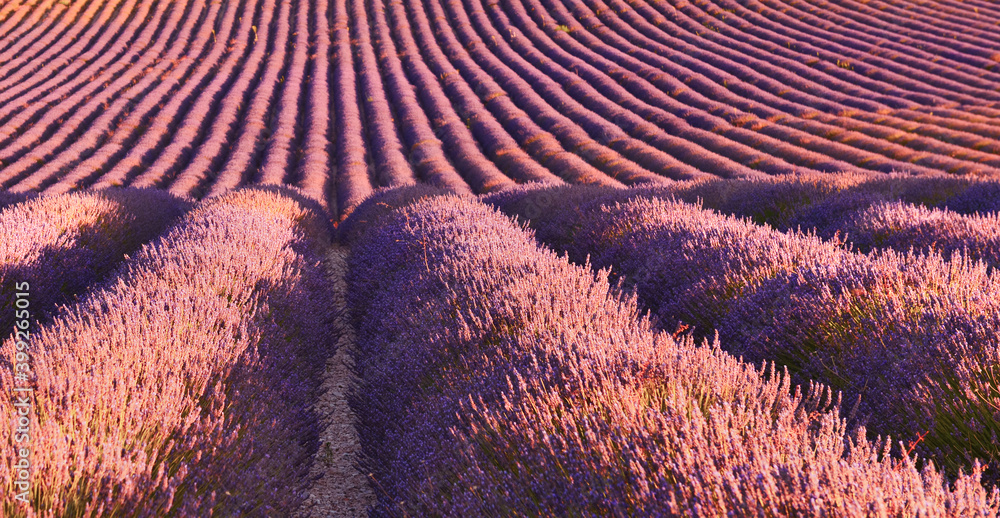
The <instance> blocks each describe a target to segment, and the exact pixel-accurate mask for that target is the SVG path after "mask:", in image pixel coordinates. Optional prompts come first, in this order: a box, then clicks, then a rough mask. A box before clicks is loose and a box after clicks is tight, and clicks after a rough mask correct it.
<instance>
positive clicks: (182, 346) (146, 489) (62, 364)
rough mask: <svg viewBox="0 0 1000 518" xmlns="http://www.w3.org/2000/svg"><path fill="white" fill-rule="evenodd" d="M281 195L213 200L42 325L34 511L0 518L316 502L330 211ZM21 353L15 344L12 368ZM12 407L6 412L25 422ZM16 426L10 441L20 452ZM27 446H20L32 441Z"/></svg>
mask: <svg viewBox="0 0 1000 518" xmlns="http://www.w3.org/2000/svg"><path fill="white" fill-rule="evenodd" d="M304 200H305V198H304V197H302V196H300V195H299V194H297V193H294V192H290V191H287V190H279V189H274V188H271V189H254V190H242V191H239V192H236V193H232V194H229V195H227V196H224V197H220V198H218V199H215V200H212V201H209V202H205V203H203V204H202V205H200V206H199V207H198V208H197V209H196V210H194V211H192V212H191V213H190V214H188V215H187V216H186V217H185V218H184V219H183V220H182V222H181V223H180V224H179V225H178V226H177V227H176V228H175V229H174V230H172V231H171V232H169V233H168V234H167V235H165V236H164V237H163V238H162V239H160V240H159V241H158V242H156V243H155V244H152V245H149V246H147V247H145V248H144V249H143V250H142V251H141V252H140V253H139V254H138V255H137V256H136V257H134V258H133V259H131V260H130V261H129V262H128V264H127V265H126V266H125V267H124V268H123V269H121V270H120V271H119V272H118V274H117V276H116V279H115V280H114V281H113V282H111V283H108V284H107V285H106V286H105V287H104V288H102V289H101V290H99V291H95V292H92V293H91V294H89V295H88V297H87V298H86V299H84V300H83V301H81V302H80V303H78V304H75V305H73V306H72V307H70V308H68V309H67V310H66V312H65V313H64V314H62V315H61V316H60V317H59V318H57V319H56V320H55V321H54V322H52V323H51V324H48V325H45V326H43V327H42V328H41V329H40V330H36V331H35V332H33V333H32V339H31V342H30V347H31V361H30V373H29V375H28V376H27V378H28V384H29V385H30V386H31V387H32V388H33V390H34V393H33V398H32V401H31V403H30V404H31V412H30V413H29V416H28V417H29V419H30V427H31V430H32V432H31V451H32V453H31V462H32V464H33V468H32V470H31V471H30V477H31V479H30V484H31V488H32V492H31V493H30V495H29V499H30V504H29V506H28V507H23V506H22V504H20V503H18V502H16V501H15V499H14V495H15V494H17V491H15V486H14V485H13V484H12V482H13V480H12V477H13V476H14V474H15V473H16V471H15V470H14V464H15V461H16V460H17V459H16V458H15V457H14V456H13V455H4V456H3V457H2V458H0V463H2V464H3V467H4V471H5V473H4V474H3V475H2V476H0V477H2V479H0V483H2V485H3V487H4V489H5V491H6V493H5V496H4V497H3V501H2V504H0V505H2V507H3V509H4V512H3V514H4V515H5V516H24V515H26V514H32V515H33V514H46V513H52V514H55V515H67V514H73V515H74V516H106V515H108V514H119V513H121V514H127V515H129V516H165V515H168V514H177V515H181V516H207V515H209V514H213V513H221V514H225V515H235V514H241V515H242V514H248V515H267V516H275V515H280V516H287V515H289V514H290V513H291V512H293V511H294V510H295V509H296V507H297V506H298V505H299V504H300V503H301V501H302V500H303V498H304V490H305V486H306V485H307V484H308V482H309V481H308V480H307V477H308V473H309V465H310V463H311V461H312V456H313V454H314V453H315V450H316V445H317V437H318V429H317V423H316V419H315V416H313V414H312V410H311V406H312V405H313V404H314V402H315V399H316V396H317V391H318V385H319V384H318V381H319V378H320V374H321V368H322V365H323V364H324V360H325V357H326V356H327V354H328V352H329V351H328V348H329V346H330V344H331V343H332V341H331V338H330V336H329V335H330V332H331V328H330V325H331V323H332V318H331V317H332V315H331V311H332V309H331V308H330V306H329V305H328V304H327V300H328V297H329V294H330V290H329V286H328V285H327V280H326V278H325V277H324V271H323V268H322V266H321V258H322V253H323V251H324V249H325V247H326V246H327V245H328V239H329V233H328V226H327V224H326V222H325V218H324V217H323V216H321V213H320V212H319V211H320V210H321V209H320V208H319V207H318V206H315V207H314V204H313V203H311V202H305V201H304ZM14 350H15V349H14V343H13V342H8V343H5V344H4V348H3V363H5V364H7V366H8V368H5V369H4V374H2V375H0V384H2V385H3V388H4V390H5V391H7V392H10V390H11V389H12V388H14V386H15V385H19V386H23V383H22V382H21V380H19V379H16V378H14V377H13V375H12V370H11V368H10V367H11V366H12V364H13V363H15V362H18V363H22V362H23V359H21V358H16V357H15V355H14ZM13 403H14V401H13V400H11V399H9V398H5V399H4V400H3V401H2V402H0V405H2V406H3V408H4V411H5V412H7V413H9V414H11V415H14V414H15V413H16V410H15V408H14V407H13V406H12V405H13ZM14 441H15V437H14V436H13V429H12V428H11V427H3V428H2V429H0V443H2V444H4V445H5V447H6V449H7V451H8V452H14V451H16V450H15V442H14ZM22 447H23V444H22Z"/></svg>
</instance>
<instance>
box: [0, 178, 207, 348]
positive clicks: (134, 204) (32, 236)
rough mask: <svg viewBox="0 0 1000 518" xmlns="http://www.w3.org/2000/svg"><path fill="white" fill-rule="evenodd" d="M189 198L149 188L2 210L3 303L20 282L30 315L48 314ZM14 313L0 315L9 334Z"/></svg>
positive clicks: (38, 200) (48, 199)
mask: <svg viewBox="0 0 1000 518" xmlns="http://www.w3.org/2000/svg"><path fill="white" fill-rule="evenodd" d="M187 208H188V204H187V203H186V202H184V201H182V200H179V199H177V198H175V197H173V196H171V195H169V194H167V193H165V192H162V191H157V190H150V189H111V190H105V191H100V192H79V193H71V194H64V195H55V196H39V197H35V198H33V199H31V200H30V201H27V202H23V203H21V204H19V205H15V206H13V207H11V208H9V209H8V210H5V211H4V212H3V213H0V229H2V230H0V233H2V235H3V236H4V239H3V240H2V241H0V305H3V307H13V304H12V303H13V296H14V291H15V290H14V287H15V284H16V283H20V282H28V283H29V285H30V287H31V298H32V300H31V305H32V308H34V311H33V313H34V315H33V318H44V317H47V316H48V315H49V314H50V313H51V312H52V311H53V310H54V309H55V307H56V305H57V304H59V303H66V302H69V301H71V300H72V298H73V296H75V295H77V294H79V293H81V292H83V290H84V289H86V288H87V287H89V286H91V285H92V284H94V283H95V282H97V281H98V280H100V279H101V278H102V277H103V276H105V275H106V274H107V273H108V272H110V271H111V269H113V268H114V267H115V266H117V265H118V264H119V263H120V262H121V261H122V260H123V259H124V258H125V256H126V254H129V253H132V252H133V251H135V250H136V249H138V248H139V247H140V246H141V245H142V244H143V243H145V242H147V241H149V240H151V239H153V238H154V237H156V236H157V235H159V234H160V233H161V232H163V230H164V229H165V228H166V227H167V226H168V225H169V224H170V223H172V222H173V221H174V220H175V219H176V218H177V217H179V216H180V215H181V214H183V213H184V211H185V210H186V209H187ZM13 321H14V315H13V313H12V312H4V313H3V314H2V315H0V329H2V330H3V331H2V335H0V336H2V337H3V338H6V337H7V336H8V334H9V332H10V329H11V326H12V325H13Z"/></svg>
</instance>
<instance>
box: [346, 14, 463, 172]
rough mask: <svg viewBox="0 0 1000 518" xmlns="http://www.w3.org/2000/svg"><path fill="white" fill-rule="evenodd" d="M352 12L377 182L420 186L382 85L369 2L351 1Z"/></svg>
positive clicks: (352, 30) (359, 78)
mask: <svg viewBox="0 0 1000 518" xmlns="http://www.w3.org/2000/svg"><path fill="white" fill-rule="evenodd" d="M350 13H351V22H352V24H351V45H352V47H353V48H354V54H355V56H356V57H355V59H356V60H357V61H359V62H360V63H356V65H357V68H358V76H359V77H358V83H359V85H358V87H359V92H360V95H361V100H362V107H363V111H364V114H365V129H366V130H367V134H366V137H367V139H368V147H369V150H370V153H371V155H372V156H371V162H372V167H373V168H374V169H373V171H372V173H373V183H374V185H376V186H379V187H400V186H403V185H412V184H414V183H416V177H415V176H414V174H413V173H414V171H413V169H412V168H411V167H410V164H409V162H408V161H407V155H406V152H405V150H404V149H403V144H402V143H401V142H400V139H399V131H398V130H397V129H396V124H395V120H394V118H393V113H392V109H391V108H390V105H389V103H388V100H387V99H386V94H385V89H384V88H383V86H382V75H381V73H380V71H379V67H378V62H377V60H376V58H375V50H374V48H373V46H372V35H371V27H370V26H369V25H368V12H367V5H366V2H363V1H359V0H351V2H350ZM427 180H430V179H429V178H428V179H427ZM463 183H464V182H463Z"/></svg>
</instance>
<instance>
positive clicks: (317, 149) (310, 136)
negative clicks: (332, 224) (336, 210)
mask: <svg viewBox="0 0 1000 518" xmlns="http://www.w3.org/2000/svg"><path fill="white" fill-rule="evenodd" d="M309 5H310V6H311V7H312V10H313V12H312V16H311V19H312V20H313V22H312V26H313V28H314V31H315V33H314V41H313V43H312V44H311V45H312V47H311V49H310V50H311V51H312V55H311V56H310V59H309V67H310V70H309V72H310V75H309V93H308V96H309V97H308V104H307V106H308V109H307V110H306V114H305V125H306V136H305V139H304V150H303V157H302V161H301V162H300V171H299V172H298V182H297V184H296V185H297V186H298V187H299V188H301V189H302V191H303V192H305V193H306V194H307V195H308V196H309V197H310V198H312V199H314V200H318V201H319V202H320V204H321V205H323V206H324V207H325V208H326V207H329V205H328V201H327V199H328V196H327V192H328V191H329V190H330V152H329V149H330V141H329V138H330V123H331V116H330V115H331V114H330V86H329V85H330V83H329V73H330V59H329V57H330V20H329V18H327V7H328V2H327V0H316V1H315V2H309Z"/></svg>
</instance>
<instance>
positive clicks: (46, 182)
mask: <svg viewBox="0 0 1000 518" xmlns="http://www.w3.org/2000/svg"><path fill="white" fill-rule="evenodd" d="M197 14H200V13H195V12H189V11H188V10H185V9H181V8H179V6H175V8H174V9H171V10H170V11H169V12H168V13H157V14H156V15H154V16H152V17H151V20H150V21H149V23H147V25H146V27H145V28H144V30H143V31H142V32H141V33H140V34H139V35H138V37H137V39H136V40H135V41H133V42H132V43H131V46H130V47H131V48H130V51H129V54H127V55H125V56H123V58H122V60H124V61H126V62H132V65H131V66H132V67H133V68H134V69H135V70H136V71H137V72H139V73H138V74H136V75H135V76H133V75H132V74H123V75H122V76H121V77H119V78H117V79H115V80H114V81H112V82H111V84H110V85H108V90H111V91H114V90H116V89H119V88H121V89H124V91H123V92H122V93H121V94H120V95H118V96H117V97H114V98H112V97H105V98H103V99H102V98H101V96H98V97H96V98H95V99H94V100H91V101H90V103H88V104H86V105H84V106H82V107H80V108H79V110H80V113H87V112H91V111H100V112H102V113H100V114H99V115H98V116H97V117H95V118H94V119H93V120H91V121H90V122H89V124H87V126H86V130H85V131H83V132H81V133H80V134H74V133H68V132H64V131H58V132H56V133H55V134H54V135H52V137H51V138H50V140H49V141H48V142H46V145H48V146H51V150H52V153H51V155H50V156H49V158H48V159H47V160H45V163H43V164H40V165H39V167H37V168H36V169H35V170H34V172H32V173H31V174H30V175H29V176H27V177H26V178H24V179H22V180H21V181H20V182H18V183H17V185H16V188H17V189H20V190H34V191H42V190H43V189H45V190H47V189H46V187H48V186H50V185H52V184H53V183H56V182H64V184H63V185H64V186H63V187H60V188H59V189H56V190H54V191H49V192H51V193H56V192H59V191H62V192H65V191H66V190H68V189H66V187H65V185H66V184H65V182H67V181H68V182H69V183H70V184H71V185H73V184H75V182H74V180H75V179H76V178H78V177H79V176H80V175H87V176H89V175H90V174H92V173H93V172H94V168H95V167H97V168H98V169H99V166H98V165H97V164H98V163H100V162H102V161H103V159H104V158H105V157H106V155H105V153H106V152H107V151H108V149H107V144H108V143H109V141H110V140H111V138H109V137H108V136H107V134H108V133H110V134H111V135H117V134H120V133H127V130H128V129H129V128H127V127H122V126H119V125H118V124H116V122H117V119H118V118H119V117H121V116H122V114H123V113H128V111H129V109H130V108H133V109H134V108H135V104H136V103H137V102H138V99H144V98H145V97H146V96H147V95H149V94H150V93H152V91H153V90H154V89H155V88H156V87H157V86H158V85H159V83H160V80H161V77H162V75H163V74H164V73H166V72H167V71H169V70H170V68H171V67H172V63H173V61H172V59H170V58H168V57H167V56H165V54H167V53H169V52H172V51H174V49H178V51H179V50H183V49H184V47H185V46H186V39H187V36H188V35H190V34H191V32H192V30H193V29H194V27H195V26H196V24H195V22H196V20H195V18H196V15H197ZM182 15H187V19H186V20H184V21H185V22H186V23H181V22H182V19H183V18H182ZM139 49H142V53H141V54H138V52H137V50H139ZM178 56H179V55H178V54H175V57H174V58H173V59H176V57H178ZM112 99H113V100H112ZM95 101H97V102H95ZM102 101H103V102H104V103H105V105H106V107H105V108H103V110H102V109H101V108H98V106H99V105H98V103H99V102H102ZM91 103H93V104H91ZM71 120H72V119H71ZM112 138H113V137H112ZM46 145H43V146H37V147H35V148H34V149H33V151H42V150H43V149H44V148H45V147H46ZM42 152H44V151H42ZM73 186H75V185H73Z"/></svg>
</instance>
